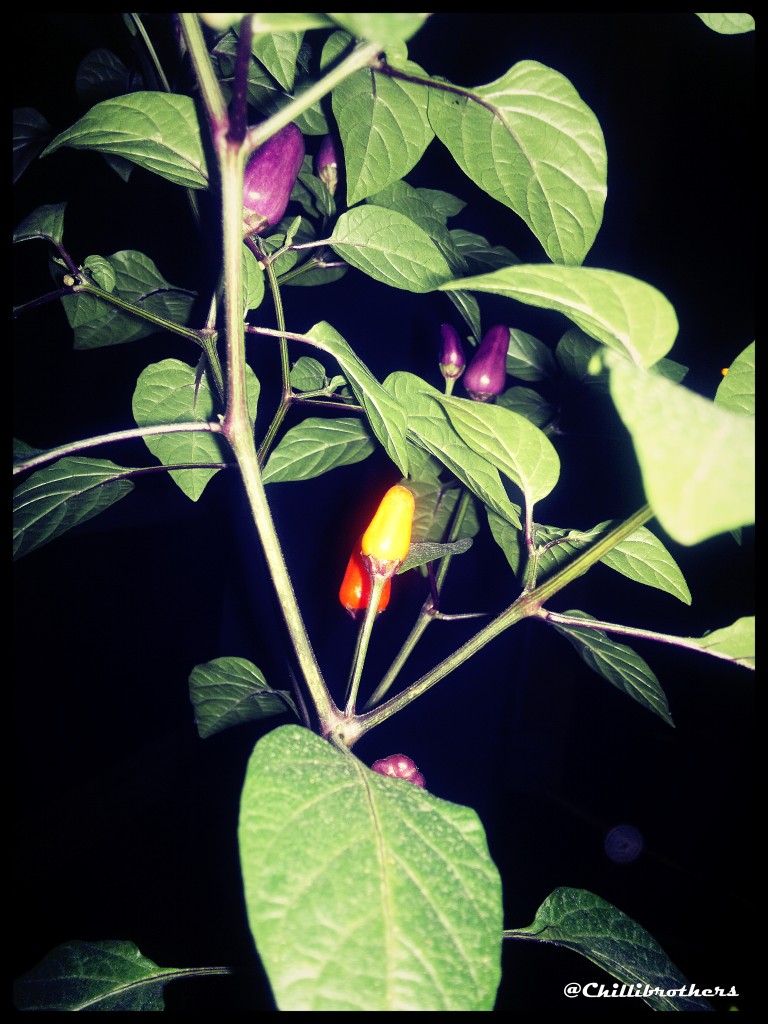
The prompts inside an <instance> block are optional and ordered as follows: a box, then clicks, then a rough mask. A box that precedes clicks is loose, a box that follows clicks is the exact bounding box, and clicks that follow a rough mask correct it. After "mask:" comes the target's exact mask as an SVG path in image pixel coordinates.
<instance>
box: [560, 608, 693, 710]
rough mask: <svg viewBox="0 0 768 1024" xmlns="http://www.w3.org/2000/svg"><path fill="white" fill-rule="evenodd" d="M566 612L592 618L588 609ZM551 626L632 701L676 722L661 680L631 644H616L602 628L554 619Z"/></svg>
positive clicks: (579, 616)
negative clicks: (562, 622) (567, 623)
mask: <svg viewBox="0 0 768 1024" xmlns="http://www.w3.org/2000/svg"><path fill="white" fill-rule="evenodd" d="M565 614H566V615H571V616H575V617H578V618H581V619H591V618H593V616H591V615H587V614H586V612H580V611H575V610H571V611H568V612H565ZM552 625H553V626H554V628H555V629H556V630H557V632H558V633H561V634H562V635H563V636H564V637H565V638H566V639H567V640H569V641H570V642H571V644H573V646H574V647H575V648H576V650H577V651H578V653H579V657H580V658H581V660H582V661H583V662H584V663H585V664H586V665H589V667H590V668H591V669H592V670H593V671H595V672H597V674H598V675H601V676H602V677H603V679H607V680H608V682H609V683H611V684H612V685H613V686H615V687H616V688H617V689H618V690H621V691H622V693H626V694H627V696H628V697H631V698H632V700H636V701H637V703H638V704H641V705H642V706H643V707H644V708H648V710H649V711H653V713H654V714H656V715H658V716H659V718H662V719H663V720H664V721H665V722H666V723H667V724H668V725H674V722H673V721H672V716H671V715H670V713H669V705H668V704H667V698H666V696H665V694H664V691H663V690H662V688H661V686H660V684H659V681H658V679H657V678H656V676H655V675H654V674H653V672H652V671H651V669H650V668H649V666H648V665H647V663H646V662H645V661H644V660H643V659H642V658H641V657H640V655H639V654H637V653H636V652H635V651H633V650H632V648H631V647H626V646H625V645H624V644H618V643H616V642H615V641H614V640H612V639H611V638H610V637H609V636H608V635H607V634H606V633H605V632H604V631H603V630H601V629H590V628H589V627H584V628H582V627H580V626H564V625H561V624H560V623H555V622H553V623H552Z"/></svg>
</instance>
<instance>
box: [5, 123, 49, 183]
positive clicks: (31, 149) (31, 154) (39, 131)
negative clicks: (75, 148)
mask: <svg viewBox="0 0 768 1024" xmlns="http://www.w3.org/2000/svg"><path fill="white" fill-rule="evenodd" d="M50 137H51V126H50V125H49V124H48V122H47V121H46V119H45V118H44V117H43V115H42V114H41V113H40V111H39V110H35V109H34V107H16V108H15V109H14V111H13V183H14V185H15V184H16V182H17V181H18V180H19V178H20V177H21V176H22V174H23V173H24V171H25V170H26V169H27V167H29V165H30V164H31V163H32V161H33V160H34V159H35V157H36V156H37V154H38V153H39V152H40V150H41V149H42V148H43V146H44V145H45V144H46V142H47V141H48V139H50Z"/></svg>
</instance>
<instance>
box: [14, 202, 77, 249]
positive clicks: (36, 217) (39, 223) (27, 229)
mask: <svg viewBox="0 0 768 1024" xmlns="http://www.w3.org/2000/svg"><path fill="white" fill-rule="evenodd" d="M66 207H67V204H66V203H52V204H51V205H50V206H38V208H37V209H36V210H33V211H32V213H30V214H29V216H28V217H25V218H24V220H23V221H22V222H21V224H19V226H18V227H17V228H16V230H15V231H14V233H13V240H14V242H27V241H29V240H30V239H31V238H49V239H50V240H51V241H52V242H59V243H60V242H61V240H62V238H63V237H64V210H65V209H66Z"/></svg>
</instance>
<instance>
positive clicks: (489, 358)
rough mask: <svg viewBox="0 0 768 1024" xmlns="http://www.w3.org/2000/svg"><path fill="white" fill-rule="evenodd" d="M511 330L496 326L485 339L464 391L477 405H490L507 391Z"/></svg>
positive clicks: (475, 356) (473, 361)
mask: <svg viewBox="0 0 768 1024" xmlns="http://www.w3.org/2000/svg"><path fill="white" fill-rule="evenodd" d="M508 348H509V328H508V327H507V326H506V324H496V325H495V326H494V327H491V328H489V329H488V330H487V331H486V332H485V334H484V335H483V340H482V341H481V342H480V344H479V345H478V347H477V352H475V354H474V356H473V357H472V359H471V360H470V363H469V366H468V367H467V369H466V372H465V374H464V387H465V388H466V390H467V394H468V395H469V397H470V398H473V399H474V400H475V401H476V402H490V401H492V399H494V398H495V397H496V396H497V395H500V394H501V392H502V391H503V390H504V384H505V383H506V379H507V350H508Z"/></svg>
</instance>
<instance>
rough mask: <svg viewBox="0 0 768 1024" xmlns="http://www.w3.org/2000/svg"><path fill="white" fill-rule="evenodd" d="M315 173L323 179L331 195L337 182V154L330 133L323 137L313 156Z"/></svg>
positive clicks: (334, 142) (334, 141)
mask: <svg viewBox="0 0 768 1024" xmlns="http://www.w3.org/2000/svg"><path fill="white" fill-rule="evenodd" d="M315 173H316V174H317V176H318V178H319V179H320V180H321V181H324V182H325V184H326V187H327V189H328V191H329V192H330V193H331V195H333V194H334V193H335V192H336V186H337V185H338V183H339V155H338V149H337V147H336V140H335V139H334V137H333V136H332V135H326V136H324V137H323V141H322V142H321V143H320V149H319V150H318V151H317V156H316V157H315Z"/></svg>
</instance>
